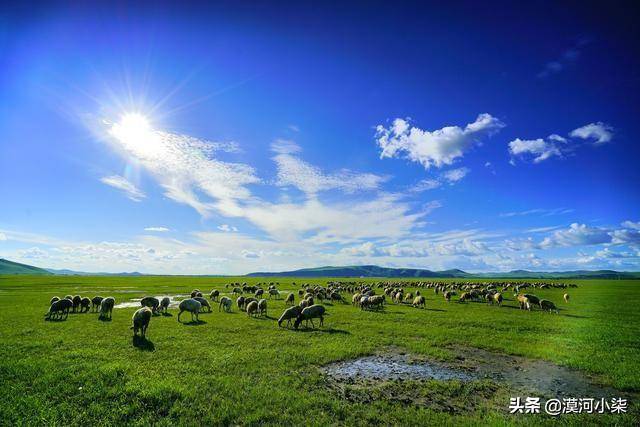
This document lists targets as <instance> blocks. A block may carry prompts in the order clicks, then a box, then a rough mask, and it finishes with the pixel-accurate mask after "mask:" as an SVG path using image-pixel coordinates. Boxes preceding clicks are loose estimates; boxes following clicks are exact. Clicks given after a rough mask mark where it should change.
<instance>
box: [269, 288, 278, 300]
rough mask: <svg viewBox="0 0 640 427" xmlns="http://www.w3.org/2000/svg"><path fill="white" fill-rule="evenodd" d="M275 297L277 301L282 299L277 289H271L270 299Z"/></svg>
mask: <svg viewBox="0 0 640 427" xmlns="http://www.w3.org/2000/svg"><path fill="white" fill-rule="evenodd" d="M274 295H275V297H276V299H280V291H278V290H277V289H269V298H271V297H272V296H274Z"/></svg>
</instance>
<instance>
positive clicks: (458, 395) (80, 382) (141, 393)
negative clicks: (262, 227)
mask: <svg viewBox="0 0 640 427" xmlns="http://www.w3.org/2000/svg"><path fill="white" fill-rule="evenodd" d="M264 280H266V281H274V282H275V281H279V282H280V287H279V288H280V289H281V290H293V289H295V290H297V289H298V286H295V287H294V286H293V285H292V281H297V282H298V283H301V282H302V281H304V282H308V283H313V284H323V285H324V284H325V283H326V280H317V279H302V280H299V279H298V280H296V279H295V278H286V279H285V278H280V279H278V278H268V279H264ZM349 280H352V279H349ZM367 280H368V281H374V280H369V279H367ZM231 281H241V282H247V283H250V284H251V283H258V282H261V281H263V279H261V278H203V277H81V276H39V277H38V276H0V396H2V398H0V424H4V425H62V424H72V425H78V424H102V425H124V424H126V425H147V424H156V425H175V424H181V425H227V424H243V425H252V424H287V425H294V424H301V423H303V424H305V425H328V424H332V425H334V424H348V425H371V424H375V425H442V424H446V425H451V424H454V425H478V424H490V425H505V424H506V425H512V424H513V425H529V424H549V425H551V424H557V423H558V422H559V423H560V424H566V425H579V424H583V425H584V424H586V425H596V424H617V425H637V422H638V418H637V417H638V413H639V406H638V402H637V401H631V408H630V411H631V412H630V413H629V414H626V415H584V414H582V415H571V416H568V415H565V416H560V417H558V418H555V419H554V418H551V417H548V416H542V415H541V416H531V415H509V414H508V413H507V411H506V408H507V406H508V400H509V397H510V396H511V395H517V394H514V393H511V392H510V391H509V390H508V389H507V388H506V386H505V385H504V384H499V383H498V384H495V383H487V382H486V381H477V382H472V383H465V384H462V383H458V382H450V383H445V382H438V381H429V382H416V383H413V382H410V383H408V385H405V386H404V387H409V388H411V389H413V392H415V393H418V394H420V395H425V396H427V395H437V396H439V398H440V400H442V401H451V402H457V403H458V404H461V405H462V407H464V405H465V403H467V404H468V407H469V408H473V410H469V411H465V410H461V411H456V412H455V413H448V412H443V411H441V410H438V409H437V408H435V407H430V406H428V405H427V406H420V405H407V404H406V403H405V402H403V401H398V400H394V399H385V398H383V396H384V395H385V394H384V391H385V388H389V387H396V388H397V387H401V386H400V385H398V384H383V385H381V386H380V387H379V388H378V389H375V390H372V391H371V392H370V393H369V394H368V397H366V398H363V399H361V400H359V401H358V400H356V401H353V400H347V399H344V398H343V397H341V396H340V395H338V394H336V393H335V392H334V391H333V390H332V389H331V388H330V387H328V386H327V382H326V380H325V379H324V378H323V377H322V375H320V373H319V372H318V370H317V369H316V368H317V367H318V366H321V365H323V364H326V363H329V362H333V361H336V360H342V359H348V358H353V357H357V356H360V355H365V354H370V353H373V352H375V351H376V350H379V349H381V348H384V347H387V346H397V347H401V348H404V349H406V350H408V351H410V352H413V353H417V354H423V355H430V356H433V357H438V358H442V359H447V358H451V357H453V356H454V353H453V351H452V350H451V348H452V347H453V346H455V345H463V346H474V347H480V348H484V349H488V350H492V351H500V352H505V353H509V354H515V355H523V356H528V357H534V358H542V359H546V360H549V361H552V362H555V363H558V364H560V365H564V366H568V367H571V368H576V369H580V370H582V371H584V372H585V373H590V374H594V375H596V376H597V377H598V378H599V379H600V381H602V382H603V383H605V384H607V385H610V386H613V387H615V388H617V389H619V390H624V391H627V392H633V393H637V392H638V391H640V352H639V351H638V350H639V349H640V337H639V334H638V331H639V330H640V311H638V309H637V307H639V306H640V287H639V286H640V283H639V282H637V281H624V280H621V281H600V280H585V281H575V282H576V283H578V284H579V287H578V288H577V289H570V290H569V293H570V294H571V301H570V303H569V304H564V303H563V302H562V293H563V291H561V290H554V289H551V290H536V292H535V293H536V294H537V295H539V296H541V297H543V298H547V299H551V300H552V301H554V302H556V303H557V304H558V306H559V308H560V309H561V311H560V314H559V315H550V314H545V313H542V312H540V311H535V312H532V313H526V312H522V311H520V310H517V309H514V307H515V306H516V303H515V301H513V297H511V296H508V298H509V300H507V301H505V307H502V308H498V307H490V306H487V305H486V304H479V303H467V304H458V303H454V302H452V303H449V304H447V303H446V302H445V301H444V299H443V298H442V297H441V296H440V295H437V296H436V295H434V294H433V291H431V290H427V291H424V294H425V295H426V297H427V310H420V309H413V308H411V307H409V306H400V305H395V304H388V305H387V306H386V308H385V310H384V311H383V312H363V311H360V310H358V309H355V308H354V307H352V306H351V305H350V304H339V303H334V304H330V303H327V304H325V306H326V307H327V311H328V313H330V314H329V316H327V317H326V318H325V327H324V328H323V329H320V330H313V331H292V330H287V329H280V328H278V327H277V324H276V322H275V320H276V319H277V317H278V316H279V315H280V313H281V312H282V310H283V308H284V302H283V300H279V301H269V318H268V319H251V318H248V317H247V316H246V314H244V313H239V312H238V310H237V307H236V306H235V304H234V312H233V313H231V314H226V313H219V312H218V310H217V307H215V306H214V311H213V313H210V314H202V315H201V316H200V319H201V320H202V322H201V323H200V324H197V325H195V324H179V323H178V322H177V320H176V317H177V311H175V310H174V311H173V313H172V314H173V316H167V317H164V316H159V317H154V318H153V319H152V320H151V323H150V326H149V329H148V341H144V342H142V341H134V340H133V339H132V331H131V330H130V329H129V327H130V325H131V315H132V313H133V312H134V311H135V309H134V308H129V309H116V310H114V313H113V321H111V322H102V321H98V319H97V317H98V316H97V315H96V314H93V313H90V314H71V315H69V318H68V320H67V321H63V322H45V321H44V320H43V318H44V314H45V312H46V310H47V308H48V304H49V299H50V298H51V297H52V296H53V295H58V296H60V297H63V296H64V295H66V294H72V295H76V294H80V295H82V296H89V297H93V296H94V295H102V296H108V295H111V296H114V297H115V298H116V303H117V302H123V301H125V300H128V299H130V298H136V297H142V296H144V295H162V294H184V293H188V292H190V291H191V290H192V289H194V288H199V289H201V290H202V291H203V292H208V291H210V290H211V289H220V290H221V291H223V292H224V291H225V289H224V284H225V283H229V282H231ZM123 291H124V292H123ZM297 299H298V298H297V294H296V300H297ZM183 320H189V316H188V315H187V316H186V317H185V318H184V319H183ZM478 396H481V397H482V398H479V397H478ZM576 397H581V396H576ZM582 397H588V396H582Z"/></svg>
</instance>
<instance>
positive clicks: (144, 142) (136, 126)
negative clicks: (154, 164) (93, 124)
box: [109, 112, 160, 155]
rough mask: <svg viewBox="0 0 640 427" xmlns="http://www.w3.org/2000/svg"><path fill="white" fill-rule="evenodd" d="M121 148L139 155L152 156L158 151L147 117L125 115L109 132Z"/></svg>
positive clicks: (154, 135) (154, 134)
mask: <svg viewBox="0 0 640 427" xmlns="http://www.w3.org/2000/svg"><path fill="white" fill-rule="evenodd" d="M109 134H110V135H111V136H113V137H114V138H115V139H116V140H117V141H118V142H119V143H120V144H122V146H123V147H124V148H126V149H128V150H130V151H133V152H134V153H136V154H139V155H149V154H153V153H154V152H155V151H156V150H158V149H159V148H160V147H159V144H158V141H157V136H156V133H155V131H154V130H153V128H152V127H151V124H150V122H149V119H148V118H147V116H145V115H144V114H141V113H137V112H130V113H125V114H123V115H122V117H121V118H120V121H118V122H117V123H114V124H113V125H112V127H111V129H110V130H109Z"/></svg>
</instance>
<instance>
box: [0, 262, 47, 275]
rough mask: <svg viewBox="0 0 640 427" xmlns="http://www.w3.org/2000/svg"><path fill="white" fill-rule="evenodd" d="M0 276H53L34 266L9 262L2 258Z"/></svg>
mask: <svg viewBox="0 0 640 427" xmlns="http://www.w3.org/2000/svg"><path fill="white" fill-rule="evenodd" d="M0 274H36V275H45V274H51V273H50V272H48V271H47V270H45V269H43V268H38V267H34V266H32V265H27V264H20V263H18V262H13V261H9V260H6V259H2V258H0Z"/></svg>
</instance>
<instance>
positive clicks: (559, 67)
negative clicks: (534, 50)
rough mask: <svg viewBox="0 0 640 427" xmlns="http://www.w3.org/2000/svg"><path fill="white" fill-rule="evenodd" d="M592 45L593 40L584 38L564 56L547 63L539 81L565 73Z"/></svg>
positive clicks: (540, 73) (538, 75) (564, 53)
mask: <svg viewBox="0 0 640 427" xmlns="http://www.w3.org/2000/svg"><path fill="white" fill-rule="evenodd" d="M589 43H591V39H589V38H586V37H582V38H580V39H579V40H578V41H577V42H576V43H575V44H574V45H573V46H572V47H571V48H569V49H567V50H565V51H564V52H562V54H561V55H560V56H559V57H558V58H556V59H554V60H553V61H549V62H547V63H546V64H545V65H544V67H543V69H542V70H541V71H540V72H539V73H538V74H537V77H538V78H539V79H544V78H547V77H549V76H552V75H554V74H558V73H560V72H561V71H563V70H564V69H565V68H566V67H567V66H569V65H570V64H572V63H574V62H576V61H577V60H578V58H580V55H581V53H582V49H583V48H584V47H585V46H587V45H588V44H589Z"/></svg>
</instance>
